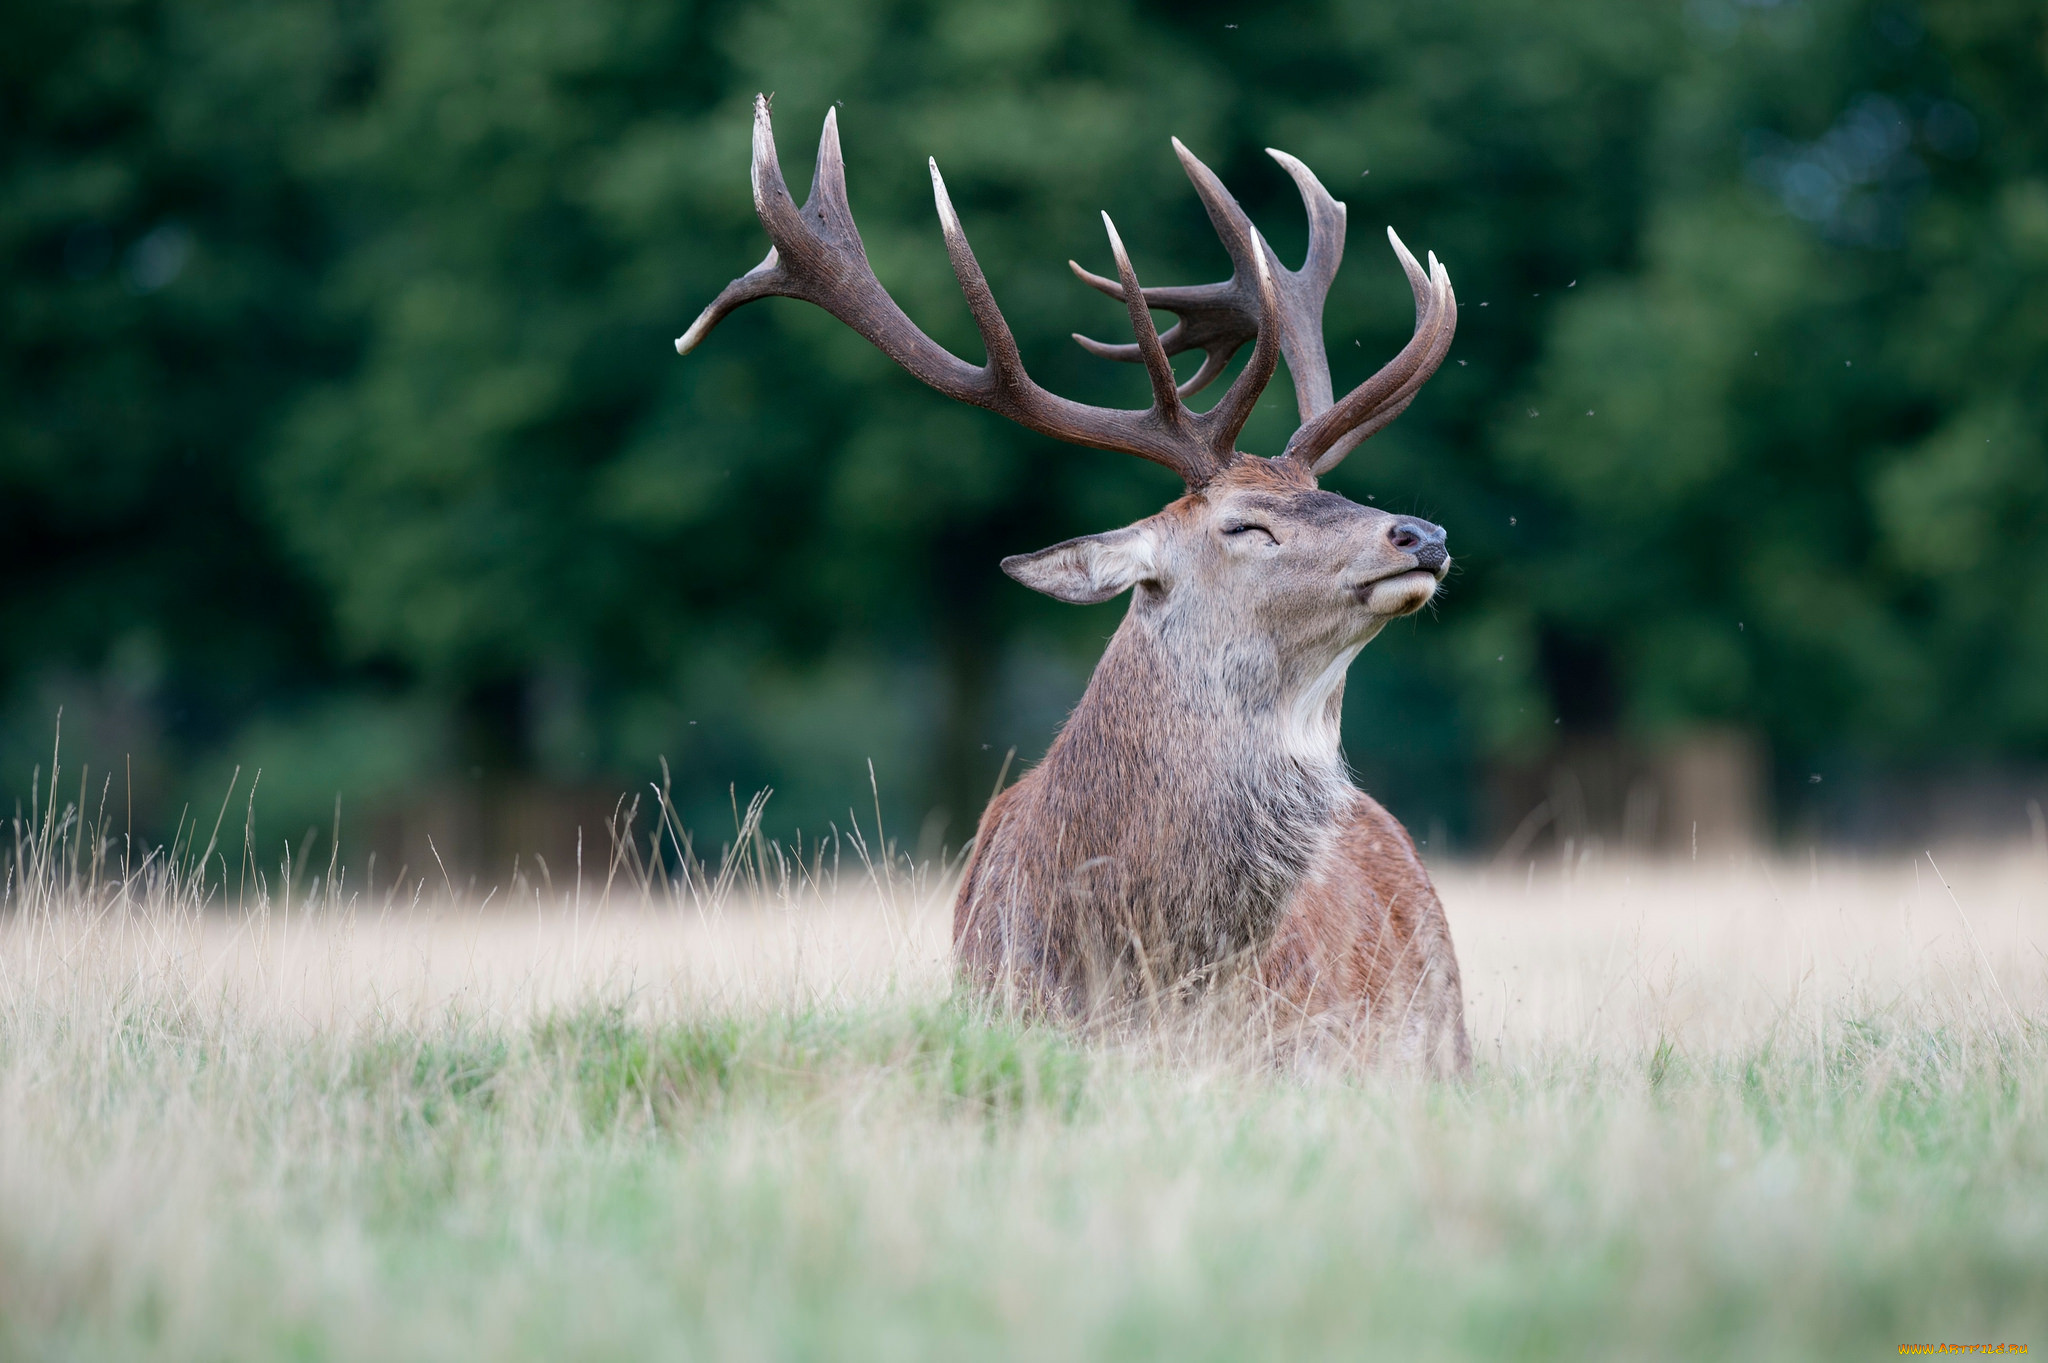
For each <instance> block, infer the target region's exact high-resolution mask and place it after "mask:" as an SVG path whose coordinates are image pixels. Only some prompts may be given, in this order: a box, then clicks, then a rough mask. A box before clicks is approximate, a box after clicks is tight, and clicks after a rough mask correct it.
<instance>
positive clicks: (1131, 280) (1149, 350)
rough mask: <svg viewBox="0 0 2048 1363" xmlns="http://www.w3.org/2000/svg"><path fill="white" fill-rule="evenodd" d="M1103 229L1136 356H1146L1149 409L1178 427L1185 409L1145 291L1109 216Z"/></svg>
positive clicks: (1103, 223) (1105, 214) (1103, 221)
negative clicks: (1121, 282)
mask: <svg viewBox="0 0 2048 1363" xmlns="http://www.w3.org/2000/svg"><path fill="white" fill-rule="evenodd" d="M1102 227H1103V230H1104V231H1106V232H1108V233H1109V253H1110V255H1111V256H1112V257H1114V258H1115V260H1116V274H1117V278H1118V279H1120V280H1122V281H1123V296H1124V301H1125V306H1126V307H1127V308H1129V310H1130V314H1131V334H1132V335H1134V336H1136V337H1137V338H1138V339H1137V348H1138V353H1139V354H1141V355H1143V356H1144V357H1145V372H1146V373H1147V374H1149V375H1150V376H1151V378H1152V410H1153V411H1155V412H1158V413H1159V414H1160V415H1161V416H1162V417H1165V418H1166V419H1167V420H1168V421H1169V422H1172V423H1174V424H1178V422H1179V418H1180V416H1181V415H1182V413H1183V412H1184V411H1185V410H1186V409H1185V408H1183V407H1182V406H1181V405H1180V392H1179V390H1178V388H1177V387H1176V386H1175V384H1174V380H1173V362H1172V361H1171V360H1169V359H1167V358H1166V351H1165V350H1164V349H1162V348H1161V347H1160V344H1159V332H1158V331H1157V330H1156V329H1155V328H1154V327H1153V325H1152V311H1151V309H1149V308H1147V307H1146V306H1145V291H1144V290H1143V289H1142V288H1140V287H1139V285H1138V272H1137V271H1136V270H1135V269H1133V268H1132V266H1131V257H1130V253H1129V252H1127V251H1125V250H1124V239H1123V238H1122V237H1120V236H1118V235H1117V231H1116V224H1115V223H1113V222H1111V221H1110V219H1109V214H1108V213H1104V214H1103V215H1102Z"/></svg>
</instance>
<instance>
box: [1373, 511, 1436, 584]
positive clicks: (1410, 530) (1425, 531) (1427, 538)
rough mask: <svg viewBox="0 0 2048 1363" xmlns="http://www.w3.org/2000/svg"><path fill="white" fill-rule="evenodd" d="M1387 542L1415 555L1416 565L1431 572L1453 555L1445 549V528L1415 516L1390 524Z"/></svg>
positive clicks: (1403, 551) (1405, 552)
mask: <svg viewBox="0 0 2048 1363" xmlns="http://www.w3.org/2000/svg"><path fill="white" fill-rule="evenodd" d="M1387 542H1388V543H1389V544H1391V545H1393V546H1394V547H1395V548H1396V549H1398V550H1400V551H1401V552H1402V553H1404V554H1413V555H1415V566H1416V567H1418V568H1426V569H1428V570H1429V571H1430V572H1436V571H1437V570H1439V569H1441V568H1442V567H1443V566H1444V564H1445V563H1447V562H1448V561H1449V560H1450V557H1451V556H1450V554H1449V553H1448V552H1447V551H1446V550H1445V549H1444V528H1443V527H1442V526H1440V525H1431V524H1430V523H1429V522H1428V521H1425V520H1422V519H1420V518H1418V517H1414V516H1411V517H1408V518H1406V519H1404V520H1399V521H1396V522H1394V524H1393V525H1391V526H1389V527H1388V528H1387Z"/></svg>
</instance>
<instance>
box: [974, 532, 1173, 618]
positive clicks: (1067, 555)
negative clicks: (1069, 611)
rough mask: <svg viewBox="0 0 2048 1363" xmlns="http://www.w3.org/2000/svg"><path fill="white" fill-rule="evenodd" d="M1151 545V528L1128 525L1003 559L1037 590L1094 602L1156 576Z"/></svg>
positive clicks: (1005, 567) (1012, 571) (1083, 602)
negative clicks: (1035, 551)
mask: <svg viewBox="0 0 2048 1363" xmlns="http://www.w3.org/2000/svg"><path fill="white" fill-rule="evenodd" d="M1153 548H1154V544H1153V539H1152V532H1151V531H1149V530H1146V529H1143V528H1141V527H1139V526H1135V525H1130V526H1125V527H1124V528H1123V529H1121V530H1106V531H1104V532H1103V533H1102V534H1100V535H1083V536H1081V538H1079V539H1074V540H1067V541H1066V542H1065V543H1063V544H1055V545H1054V546H1052V548H1050V549H1041V550H1039V551H1038V552H1037V553H1035V554H1013V555H1011V556H1010V557H1009V558H1006V559H1004V560H1003V571H1004V572H1006V573H1008V574H1009V575H1010V576H1011V577H1014V578H1016V579H1017V580H1018V581H1019V582H1021V583H1023V584H1024V585H1025V586H1027V587H1029V588H1031V589H1032V590H1033V591H1036V592H1044V593H1045V594H1046V595H1047V596H1054V597H1058V598H1059V599H1060V600H1062V601H1069V602H1072V603H1073V604H1074V605H1076V606H1092V605H1094V604H1095V603H1096V602H1098V601H1107V600H1109V598H1111V597H1112V596H1115V595H1117V594H1118V593H1119V592H1125V591H1129V590H1130V589H1131V588H1132V587H1134V586H1136V585H1137V584H1138V583H1140V582H1143V581H1145V580H1146V579H1147V578H1151V577H1155V576H1157V573H1158V567H1157V564H1156V562H1155V558H1154V554H1153Z"/></svg>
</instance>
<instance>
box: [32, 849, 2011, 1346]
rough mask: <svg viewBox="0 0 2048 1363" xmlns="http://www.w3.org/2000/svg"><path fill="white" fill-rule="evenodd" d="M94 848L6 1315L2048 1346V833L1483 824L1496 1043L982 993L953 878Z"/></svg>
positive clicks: (689, 1330)
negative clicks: (1826, 840)
mask: <svg viewBox="0 0 2048 1363" xmlns="http://www.w3.org/2000/svg"><path fill="white" fill-rule="evenodd" d="M72 850H73V852H74V853H75V852H76V851H77V849H76V846H75V844H73V845H72ZM87 850H88V853H89V849H87ZM92 861H93V858H92V857H91V856H90V855H89V854H88V855H72V854H69V853H67V852H66V843H65V840H64V839H62V838H61V837H55V838H52V837H46V838H45V839H44V840H43V841H42V842H40V843H39V842H38V841H37V840H36V839H34V838H27V839H25V840H23V841H21V842H19V843H18V844H17V847H16V852H15V859H14V862H13V865H12V870H11V879H10V882H9V889H8V903H7V906H6V908H5V910H4V915H5V916H4V918H0V1357H5V1358H8V1359H17V1358H19V1359H58V1358H95V1359H100V1358H106V1359H122V1358H150V1359H270V1358H293V1359H327V1358H334V1359H378V1360H383V1359H426V1358H476V1359H565V1358H592V1359H607V1358H619V1359H628V1358H631V1359H642V1358H697V1357H705V1358H732V1359H775V1358H810V1357H821V1358H875V1359H921V1358H930V1359H955V1358H984V1357H989V1358H1006V1357H1014V1358H1069V1357H1072V1358H1088V1357H1096V1358H1154V1357H1156V1358H1176V1359H1186V1358H1195V1359H1238V1358H1275V1359H1280V1358H1288V1359H1294V1358H1312V1357H1343V1358H1354V1357H1397V1356H1398V1357H1402V1358H1423V1359H1430V1358H1586V1357H1592V1358H1675V1357H1727V1358H1756V1359H1781V1358H1782V1359H1807V1358H1868V1357H1877V1356H1880V1355H1884V1356H1895V1355H1896V1353H1897V1351H1898V1346H1900V1345H1904V1344H1918V1343H1939V1342H1944V1341H1945V1342H1951V1343H1998V1342H2010V1343H2015V1344H2030V1345H2033V1346H2035V1347H2043V1348H2048V957H2044V955H2043V951H2044V949H2048V860H2044V858H2043V857H2042V855H2041V854H2040V853H2038V852H2036V851H2033V850H2020V851H2016V852H2013V853H2010V854H1998V855H1993V854H1989V853H1979V854H1977V855H1974V856H1967V857H1962V858H1961V859H1959V860H1957V861H1956V862H1955V864H1950V862H1949V859H1948V858H1945V857H1941V856H1940V854H1938V853H1937V856H1936V858H1935V861H1939V862H1940V866H1939V870H1937V868H1936V865H1935V862H1934V861H1930V860H1929V859H1928V858H1926V857H1924V856H1923V857H1920V858H1918V859H1917V860H1909V859H1907V858H1906V857H1904V856H1901V857H1898V858H1896V859H1893V860H1886V861H1881V862H1879V861H1871V862H1865V863H1860V864H1857V863H1843V862H1830V861H1826V860H1820V861H1801V862H1798V863H1792V862H1769V863H1765V862H1759V861H1752V862H1743V863H1735V862H1720V863H1682V864H1672V865H1649V864H1637V865H1628V866H1616V865H1607V866H1604V867H1596V866H1592V865H1589V864H1581V865H1579V866H1577V867H1575V868H1567V867H1562V866H1560V865H1557V864H1555V863H1552V864H1539V865H1537V866H1535V867H1534V868H1533V869H1532V868H1529V867H1526V866H1517V867H1515V868H1512V870H1504V871H1487V870H1479V869H1471V868H1464V867H1459V866H1450V867H1446V868H1443V869H1442V870H1441V871H1440V883H1441V888H1442V891H1443V897H1444V900H1445V902H1446V905H1447V908H1448V911H1449V914H1450V918H1451V924H1452V928H1453V931H1454V933H1455V934H1456V938H1457V944H1458V948H1459V951H1460V954H1461V957H1462V959H1463V962H1464V967H1465V973H1466V983H1467V1016H1468V1019H1469V1022H1470V1026H1471V1028H1472V1032H1473V1040H1474V1049H1475V1052H1476V1054H1477V1065H1476V1072H1475V1074H1474V1075H1473V1077H1472V1078H1471V1080H1470V1081H1469V1082H1466V1083H1464V1084H1458V1085H1439V1084H1429V1083H1423V1082H1418V1081H1414V1080H1410V1079H1404V1078H1401V1077H1398V1076H1343V1075H1330V1074H1309V1075H1303V1074H1291V1073H1279V1072H1274V1071H1273V1070H1271V1069H1270V1068H1269V1067H1265V1066H1262V1065H1260V1064H1259V1063H1258V1061H1257V1057H1256V1055H1255V1054H1248V1053H1247V1052H1246V1051H1245V1050H1244V1049H1243V1048H1240V1047H1232V1046H1226V1045H1220V1044H1207V1043H1205V1042H1204V1041H1203V1039H1202V1037H1201V1036H1200V1035H1198V1034H1196V1033H1194V1032H1189V1031H1183V1030H1176V1031H1175V1032H1174V1033H1173V1034H1171V1035H1167V1036H1161V1037H1157V1038H1153V1039H1150V1040H1146V1039H1138V1040H1128V1039H1127V1040H1125V1041H1123V1042H1120V1043H1117V1044H1087V1043H1084V1042H1081V1041H1078V1040H1076V1039H1073V1038H1070V1037H1068V1036H1065V1035H1062V1034H1061V1033H1059V1032H1057V1031H1054V1030H1048V1029H1045V1028H1039V1027H1030V1026H1023V1025H1019V1024H1017V1023H1015V1022H1012V1021H1009V1020H1005V1019H1002V1018H997V1017H990V1016H987V1015H984V1014H983V1013H982V1012H980V1011H978V1010H977V1009H976V1008H975V1007H974V1006H972V1005H971V1004H967V1003H963V1002H960V1001H957V1000H955V999H953V998H952V997H951V996H950V994H951V991H950V985H949V978H948V975H947V971H946V966H945V910H944V902H945V889H946V886H945V885H944V883H943V879H942V878H941V877H934V878H933V879H932V880H930V881H929V882H925V881H920V880H919V879H918V878H916V877H913V876H908V875H905V874H903V873H901V872H900V871H899V872H897V873H893V874H884V873H882V872H879V871H875V870H872V869H867V868H862V869H860V870H859V871H853V870H847V871H844V872H843V873H842V874H841V875H840V876H839V877H837V878H836V879H835V878H832V877H826V878H824V879H822V880H820V879H817V878H813V877H806V876H801V875H798V876H782V875H775V874H766V875H764V874H762V866H761V865H753V866H751V867H747V868H742V869H741V871H739V872H736V873H734V874H731V875H729V876H728V877H727V878H726V879H725V880H724V881H723V883H720V882H719V881H718V879H717V877H716V876H715V875H713V876H707V877H705V878H702V879H700V880H698V881H695V882H693V883H692V885H691V886H689V887H685V888H683V889H676V888H674V887H661V886H653V887H649V886H646V885H644V884H643V883H641V882H638V881H636V880H635V879H634V878H633V877H631V876H626V877H624V878H623V879H622V880H621V881H615V882H614V884H613V885H612V887H611V889H610V890H609V891H608V892H607V891H605V890H604V889H603V888H602V886H601V884H593V885H588V886H586V888H585V889H584V890H583V892H581V893H580V894H566V895H564V894H558V893H553V892H549V891H545V890H539V891H537V890H535V889H534V887H532V886H531V885H524V884H522V885H519V886H517V887H515V889H514V890H512V891H508V892H506V893H504V894H501V895H497V896H495V897H493V898H492V899H491V901H490V902H489V903H478V902H470V901H463V900H457V899H455V898H453V897H451V896H449V895H448V894H447V892H446V891H445V890H444V892H443V896H442V897H439V898H435V897H432V896H428V895H426V894H425V888H424V887H415V890H417V891H418V892H419V893H420V894H421V896H422V897H420V898H418V899H415V898H413V897H412V893H411V892H407V893H393V894H382V893H380V894H378V895H375V896H369V897H359V898H351V897H350V896H349V895H348V894H346V893H342V894H335V893H333V892H331V890H330V889H328V888H327V887H325V886H315V885H311V884H302V883H297V881H302V880H304V879H305V878H304V877H303V876H301V877H297V878H286V877H281V876H272V877H271V878H270V880H269V882H268V884H267V887H266V886H264V885H261V884H258V885H257V886H256V887H255V888H249V887H247V886H245V887H244V888H243V889H242V891H241V899H240V906H239V907H233V905H234V896H233V895H232V894H231V895H229V897H228V899H229V905H230V907H225V908H224V907H221V906H220V904H219V903H218V898H219V896H218V895H216V897H215V898H216V903H215V904H214V906H213V907H210V908H205V909H203V910H202V909H201V908H200V907H199V906H198V903H197V899H198V893H197V891H196V890H195V889H194V888H193V886H192V885H191V884H190V882H188V881H184V880H181V879H180V878H178V877H177V876H174V875H171V874H168V873H166V872H164V871H163V870H162V869H161V865H160V864H157V863H153V864H152V867H151V868H150V869H149V870H147V871H146V872H142V873H130V874H129V875H127V876H126V877H125V878H124V877H123V876H121V875H119V874H116V873H114V872H112V871H109V870H108V869H106V868H105V866H104V864H103V865H102V866H101V869H100V870H99V871H98V872H97V873H95V872H94V869H93V865H92ZM767 864H768V865H769V866H770V867H772V866H773V862H772V859H771V860H770V862H769V863H767ZM287 884H290V886H291V889H290V892H289V893H287V891H286V888H285V886H286V885H287ZM302 900H308V901H309V903H308V902H301V901H302Z"/></svg>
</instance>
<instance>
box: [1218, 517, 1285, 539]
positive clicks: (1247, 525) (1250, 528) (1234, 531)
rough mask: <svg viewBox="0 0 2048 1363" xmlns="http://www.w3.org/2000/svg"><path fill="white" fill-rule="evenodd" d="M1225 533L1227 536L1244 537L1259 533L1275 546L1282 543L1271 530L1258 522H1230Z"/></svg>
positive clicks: (1224, 529) (1224, 530)
mask: <svg viewBox="0 0 2048 1363" xmlns="http://www.w3.org/2000/svg"><path fill="white" fill-rule="evenodd" d="M1223 533H1224V534H1226V535H1244V534H1251V533H1257V534H1261V535H1264V536H1265V537H1266V538H1267V539H1269V540H1272V541H1273V543H1275V544H1278V543H1279V542H1280V541H1279V540H1278V539H1277V538H1275V537H1274V534H1273V532H1272V531H1271V530H1268V529H1267V528H1266V527H1265V526H1263V525H1260V524H1259V523H1258V522H1257V521H1230V522H1228V523H1226V524H1225V525H1224V526H1223Z"/></svg>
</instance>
